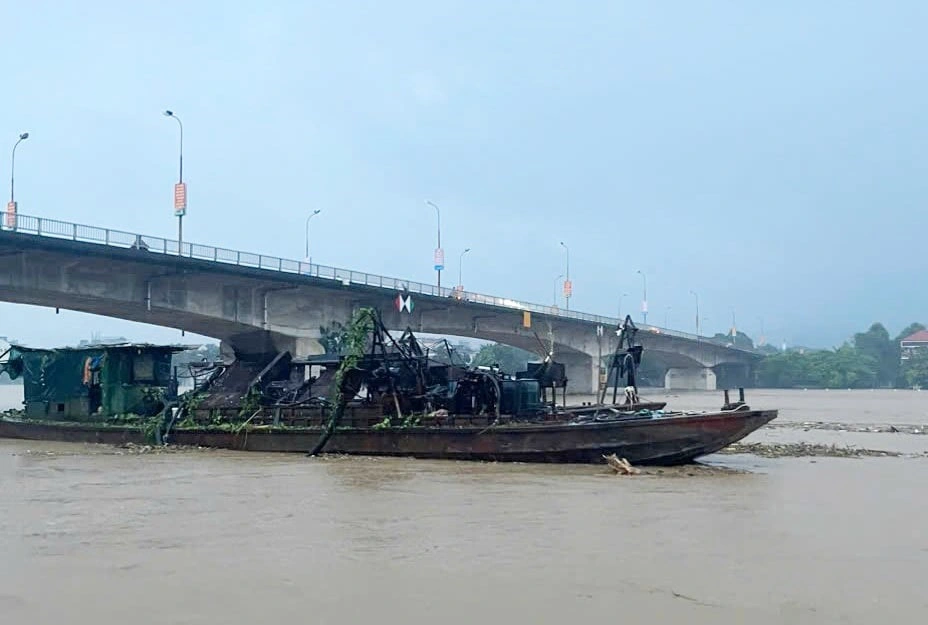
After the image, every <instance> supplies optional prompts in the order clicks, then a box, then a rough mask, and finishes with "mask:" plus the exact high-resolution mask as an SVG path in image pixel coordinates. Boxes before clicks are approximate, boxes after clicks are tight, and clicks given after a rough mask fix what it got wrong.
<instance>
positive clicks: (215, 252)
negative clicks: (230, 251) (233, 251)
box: [213, 247, 219, 263]
mask: <svg viewBox="0 0 928 625" xmlns="http://www.w3.org/2000/svg"><path fill="white" fill-rule="evenodd" d="M218 260H219V248H218V247H214V248H213V262H214V263H215V262H216V261H218Z"/></svg>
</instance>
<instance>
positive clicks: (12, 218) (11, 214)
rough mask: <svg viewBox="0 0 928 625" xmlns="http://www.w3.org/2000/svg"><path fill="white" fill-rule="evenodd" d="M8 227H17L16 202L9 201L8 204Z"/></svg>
mask: <svg viewBox="0 0 928 625" xmlns="http://www.w3.org/2000/svg"><path fill="white" fill-rule="evenodd" d="M6 227H7V228H15V227H16V202H7V204H6Z"/></svg>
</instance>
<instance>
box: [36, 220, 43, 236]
mask: <svg viewBox="0 0 928 625" xmlns="http://www.w3.org/2000/svg"><path fill="white" fill-rule="evenodd" d="M35 233H36V234H42V218H41V217H37V218H36V220H35Z"/></svg>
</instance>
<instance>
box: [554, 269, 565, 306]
mask: <svg viewBox="0 0 928 625" xmlns="http://www.w3.org/2000/svg"><path fill="white" fill-rule="evenodd" d="M563 277H564V274H562V273H561V274H558V276H557V277H556V278H555V279H554V291H552V295H554V300H553V301H554V304H553V306H554V307H555V308H557V286H558V285H559V284H560V283H561V278H563Z"/></svg>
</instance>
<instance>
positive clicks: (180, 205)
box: [174, 182, 187, 217]
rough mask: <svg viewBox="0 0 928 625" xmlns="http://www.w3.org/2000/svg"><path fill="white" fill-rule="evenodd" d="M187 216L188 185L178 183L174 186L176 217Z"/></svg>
mask: <svg viewBox="0 0 928 625" xmlns="http://www.w3.org/2000/svg"><path fill="white" fill-rule="evenodd" d="M186 214H187V183H186V182H178V183H177V184H175V185H174V215H175V216H177V217H181V216H183V215H186Z"/></svg>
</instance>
